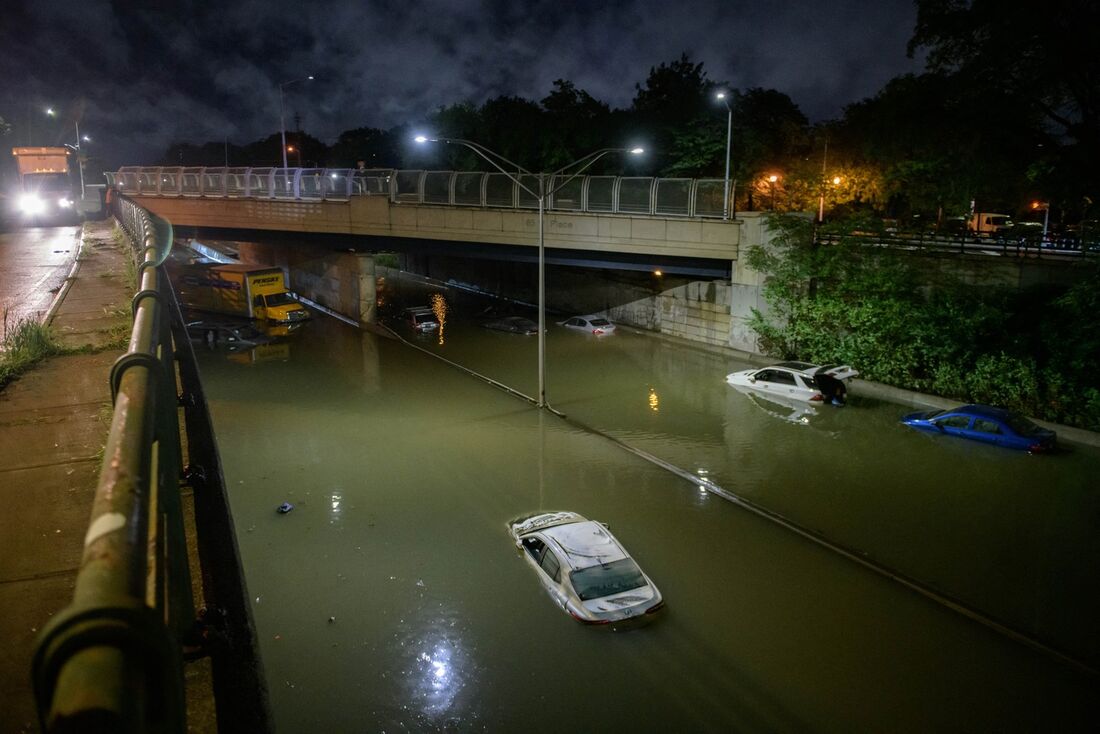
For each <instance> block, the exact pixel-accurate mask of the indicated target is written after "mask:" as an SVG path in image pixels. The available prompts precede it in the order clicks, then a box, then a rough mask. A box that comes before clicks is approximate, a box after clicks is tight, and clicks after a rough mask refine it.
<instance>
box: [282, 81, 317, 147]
mask: <svg viewBox="0 0 1100 734" xmlns="http://www.w3.org/2000/svg"><path fill="white" fill-rule="evenodd" d="M309 81H313V76H312V75H310V76H307V77H305V78H304V79H291V80H290V81H289V82H283V83H282V84H280V85H279V130H280V132H281V133H282V140H283V168H284V169H285V168H286V167H287V163H286V95H285V94H284V93H283V90H284V89H286V88H287V87H289V86H290V85H291V84H297V83H298V82H309Z"/></svg>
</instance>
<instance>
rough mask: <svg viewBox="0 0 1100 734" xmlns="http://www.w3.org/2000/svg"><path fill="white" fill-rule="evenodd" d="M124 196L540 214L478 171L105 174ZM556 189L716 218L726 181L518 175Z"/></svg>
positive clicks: (558, 193) (607, 205)
mask: <svg viewBox="0 0 1100 734" xmlns="http://www.w3.org/2000/svg"><path fill="white" fill-rule="evenodd" d="M104 175H106V177H107V181H108V183H109V185H110V186H111V187H112V188H114V189H115V190H116V191H118V192H120V193H123V194H133V195H141V196H174V197H202V198H216V199H226V198H228V199H238V198H244V199H278V200H301V201H348V200H350V199H351V198H352V197H355V196H385V197H387V198H389V200H390V201H391V202H393V203H395V204H440V205H445V206H475V207H491V208H503V209H538V206H539V204H538V200H537V199H536V198H535V197H534V196H532V195H531V194H530V193H529V192H528V191H525V190H524V189H523V188H522V187H521V186H519V184H518V183H517V182H516V181H515V180H513V179H512V177H511V176H509V175H505V174H503V173H487V172H483V171H422V170H396V169H388V168H378V169H368V170H360V169H353V168H184V167H165V166H160V167H137V166H128V167H124V168H120V169H119V170H118V171H114V172H108V173H106V174H104ZM540 175H541V176H542V177H543V178H544V179H545V181H544V183H545V187H546V188H545V190H546V191H554V194H553V195H551V196H550V197H548V201H547V205H546V208H547V209H550V210H554V211H567V212H594V213H613V214H648V215H651V216H667V217H702V218H713V219H721V218H722V217H723V216H724V209H723V206H722V202H723V198H724V196H725V190H726V189H725V186H726V182H725V179H721V178H704V179H692V178H654V177H643V176H575V177H574V176H568V175H564V176H551V175H549V174H534V175H522V176H520V177H519V180H520V181H521V182H522V183H523V184H524V185H525V186H527V187H528V188H529V189H531V190H533V191H538V190H539V184H538V180H539V177H540Z"/></svg>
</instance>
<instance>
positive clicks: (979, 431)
mask: <svg viewBox="0 0 1100 734" xmlns="http://www.w3.org/2000/svg"><path fill="white" fill-rule="evenodd" d="M901 422H902V423H904V424H905V425H907V426H910V427H911V428H916V429H917V430H919V431H925V432H928V433H942V434H944V435H946V436H957V437H959V438H969V439H971V440H974V441H981V442H983V443H989V444H993V445H995V446H1003V447H1005V448H1009V449H1016V450H1018V451H1028V452H1030V453H1041V452H1044V451H1051V450H1053V449H1054V445H1055V439H1056V438H1057V435H1056V434H1055V432H1054V431H1050V430H1047V429H1046V428H1040V427H1039V426H1037V425H1035V424H1034V423H1032V422H1031V421H1029V420H1028V419H1027V418H1024V417H1023V416H1021V415H1018V414H1016V413H1013V412H1012V411H1010V410H1005V409H1004V408H995V407H993V406H989V405H962V406H960V407H958V408H954V409H952V410H926V411H920V412H916V413H909V414H908V415H905V416H903V417H902V419H901Z"/></svg>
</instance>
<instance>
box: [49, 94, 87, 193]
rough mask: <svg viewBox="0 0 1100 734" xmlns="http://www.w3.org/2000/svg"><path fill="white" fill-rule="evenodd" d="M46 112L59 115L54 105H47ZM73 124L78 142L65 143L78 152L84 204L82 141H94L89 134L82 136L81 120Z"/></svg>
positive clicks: (77, 163) (77, 161)
mask: <svg viewBox="0 0 1100 734" xmlns="http://www.w3.org/2000/svg"><path fill="white" fill-rule="evenodd" d="M46 114H47V115H48V116H49V117H57V112H56V111H54V108H53V107H47V108H46ZM73 126H74V127H75V128H76V143H75V144H73V145H70V144H69V143H65V147H66V148H72V149H73V151H74V152H75V153H76V167H77V170H78V171H80V201H81V202H82V203H81V206H83V201H84V160H83V158H82V154H81V152H80V141H82V140H83V141H84V142H86V143H90V142H92V139H91V138H89V137H88V136H87V135H85V136H84V137H81V136H80V120H73Z"/></svg>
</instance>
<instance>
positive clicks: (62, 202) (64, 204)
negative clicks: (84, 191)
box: [57, 196, 73, 209]
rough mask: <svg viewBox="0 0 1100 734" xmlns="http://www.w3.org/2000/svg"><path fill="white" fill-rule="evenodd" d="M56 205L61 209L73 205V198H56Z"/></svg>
mask: <svg viewBox="0 0 1100 734" xmlns="http://www.w3.org/2000/svg"><path fill="white" fill-rule="evenodd" d="M57 205H58V206H59V207H61V208H62V209H68V208H69V207H70V206H72V205H73V200H72V199H66V198H65V197H64V196H62V197H61V198H60V199H58V200H57Z"/></svg>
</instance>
